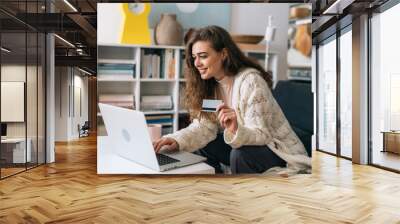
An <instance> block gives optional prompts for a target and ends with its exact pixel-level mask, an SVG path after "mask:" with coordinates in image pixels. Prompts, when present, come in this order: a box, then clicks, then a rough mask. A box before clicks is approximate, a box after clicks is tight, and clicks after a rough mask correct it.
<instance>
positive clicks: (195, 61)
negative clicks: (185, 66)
mask: <svg viewBox="0 0 400 224" xmlns="http://www.w3.org/2000/svg"><path fill="white" fill-rule="evenodd" d="M200 65H201V62H200V60H199V59H198V58H196V59H194V66H196V67H199V66H200Z"/></svg>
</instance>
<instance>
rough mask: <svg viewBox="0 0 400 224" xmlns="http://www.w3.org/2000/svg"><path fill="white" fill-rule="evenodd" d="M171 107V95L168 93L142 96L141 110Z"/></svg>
mask: <svg viewBox="0 0 400 224" xmlns="http://www.w3.org/2000/svg"><path fill="white" fill-rule="evenodd" d="M172 107H173V104H172V97H171V96H169V95H162V96H142V100H141V110H144V111H146V110H147V111H149V110H171V109H172Z"/></svg>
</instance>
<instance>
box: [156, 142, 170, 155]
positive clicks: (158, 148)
mask: <svg viewBox="0 0 400 224" xmlns="http://www.w3.org/2000/svg"><path fill="white" fill-rule="evenodd" d="M167 144H168V139H165V138H161V139H160V140H159V141H158V143H157V144H156V146H155V147H154V150H155V151H156V152H157V153H158V151H160V149H161V147H162V146H163V145H167Z"/></svg>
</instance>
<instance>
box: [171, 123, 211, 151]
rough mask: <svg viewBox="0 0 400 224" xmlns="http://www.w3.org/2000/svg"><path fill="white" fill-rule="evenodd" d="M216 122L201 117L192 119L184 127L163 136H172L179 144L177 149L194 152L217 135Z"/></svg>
mask: <svg viewBox="0 0 400 224" xmlns="http://www.w3.org/2000/svg"><path fill="white" fill-rule="evenodd" d="M217 131H218V127H217V124H215V123H213V122H211V121H209V120H206V119H202V120H201V121H199V120H198V119H194V120H193V122H192V123H191V124H190V125H189V126H188V127H186V128H184V129H181V130H179V131H177V132H175V133H172V134H169V135H166V136H164V137H169V138H173V139H174V140H175V141H177V143H178V145H179V150H184V151H189V152H194V151H196V150H198V149H201V148H203V147H205V146H206V145H207V144H208V143H209V142H211V141H212V140H214V139H215V138H216V136H217Z"/></svg>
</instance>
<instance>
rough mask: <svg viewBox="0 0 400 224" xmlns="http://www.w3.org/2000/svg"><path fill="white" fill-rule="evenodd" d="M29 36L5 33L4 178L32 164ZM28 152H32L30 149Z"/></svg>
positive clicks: (2, 83)
mask: <svg viewBox="0 0 400 224" xmlns="http://www.w3.org/2000/svg"><path fill="white" fill-rule="evenodd" d="M25 41H26V33H25V32H15V33H14V32H7V33H4V32H3V33H2V34H1V47H3V49H7V51H4V50H1V87H0V88H1V100H0V101H1V108H0V109H1V122H2V124H3V126H4V125H6V127H5V129H6V131H5V133H4V134H2V135H3V137H2V140H1V167H2V170H1V177H2V178H3V177H6V176H9V175H12V174H15V173H18V172H21V171H23V170H25V163H26V162H27V161H28V162H29V161H30V153H31V151H30V143H31V142H30V141H26V119H25V109H26V108H25V92H26V42H25ZM27 149H28V150H27Z"/></svg>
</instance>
